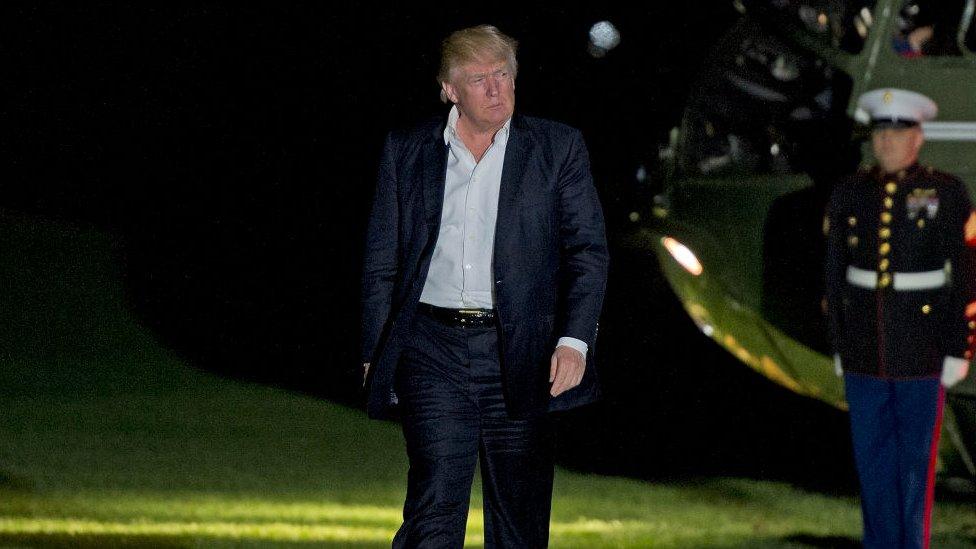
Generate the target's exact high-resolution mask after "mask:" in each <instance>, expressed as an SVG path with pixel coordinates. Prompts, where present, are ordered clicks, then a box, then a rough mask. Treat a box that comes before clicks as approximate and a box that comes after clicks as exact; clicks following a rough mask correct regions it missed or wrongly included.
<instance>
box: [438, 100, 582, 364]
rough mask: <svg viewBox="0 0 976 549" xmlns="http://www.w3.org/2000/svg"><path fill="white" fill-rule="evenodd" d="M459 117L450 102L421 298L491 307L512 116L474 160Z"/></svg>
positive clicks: (566, 341)
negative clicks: (436, 222)
mask: <svg viewBox="0 0 976 549" xmlns="http://www.w3.org/2000/svg"><path fill="white" fill-rule="evenodd" d="M458 117H459V112H458V108H457V106H454V107H453V108H451V113H450V114H449V115H448V118H447V127H446V128H444V143H445V144H447V145H448V148H449V152H448V157H447V177H446V180H445V183H444V205H443V210H442V212H441V226H440V230H439V232H438V233H437V244H436V245H435V246H434V253H433V256H432V257H431V260H430V270H429V271H428V273H427V280H426V281H425V282H424V289H423V292H421V294H420V301H421V302H422V303H428V304H430V305H434V306H437V307H446V308H449V309H493V308H494V306H495V296H494V293H493V292H494V287H495V285H494V284H493V280H492V272H493V271H492V258H493V256H494V245H495V219H496V218H497V217H498V192H499V189H500V188H501V182H502V168H503V166H504V163H505V149H506V146H507V145H508V134H509V130H510V127H511V123H512V120H511V118H509V119H508V121H506V122H505V125H504V126H502V128H501V129H499V130H498V132H497V133H495V136H494V138H493V139H492V142H491V145H489V146H488V150H486V151H485V154H484V155H483V156H482V157H481V161H477V160H475V158H474V155H473V154H471V152H470V151H469V150H468V148H467V147H466V146H465V145H464V141H462V140H461V136H460V135H458V132H457V122H458ZM557 345H566V346H568V347H571V348H573V349H576V350H577V351H579V352H580V353H582V354H583V356H584V357H585V356H586V350H587V345H586V343H585V342H583V341H581V340H579V339H576V338H572V337H561V338H559V342H558V343H557Z"/></svg>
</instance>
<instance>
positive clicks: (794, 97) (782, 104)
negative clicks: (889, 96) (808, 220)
mask: <svg viewBox="0 0 976 549" xmlns="http://www.w3.org/2000/svg"><path fill="white" fill-rule="evenodd" d="M844 78H845V77H844V75H843V73H840V72H837V71H834V70H833V69H832V68H831V67H830V66H829V65H828V64H826V63H824V62H823V61H822V60H820V59H818V58H816V57H814V56H811V55H809V54H808V53H807V52H805V51H803V50H798V49H794V48H792V47H790V46H788V45H787V44H786V43H785V42H783V41H781V40H780V39H778V38H777V37H776V36H773V35H771V34H769V33H768V32H765V31H764V30H763V26H761V25H760V24H758V23H757V22H755V21H751V20H744V21H742V22H741V23H740V24H739V25H738V26H737V27H736V28H734V29H733V30H732V31H730V33H729V34H728V35H727V36H726V37H725V38H724V39H723V42H722V43H720V44H719V46H718V48H717V49H716V53H715V55H714V56H713V57H712V59H711V61H710V63H709V64H708V65H707V66H706V68H705V70H704V72H703V74H702V77H701V80H700V82H699V86H698V87H697V89H696V91H695V92H694V93H693V94H692V97H691V98H690V99H689V104H688V108H687V109H686V111H685V116H684V120H683V123H682V131H681V134H680V138H679V142H678V149H677V153H678V154H677V158H676V160H677V164H676V167H677V168H678V170H679V171H680V173H681V174H683V175H686V176H694V175H708V176H711V175H719V176H723V175H730V174H789V173H800V172H808V173H809V172H810V171H811V170H815V169H818V168H817V165H819V164H824V163H823V162H822V158H823V157H825V156H824V155H829V154H831V153H830V152H823V153H821V152H820V150H821V149H823V148H824V146H825V145H826V144H836V143H838V142H841V141H843V142H846V141H849V140H847V139H837V138H836V136H834V129H833V128H834V125H835V124H836V122H837V120H845V119H846V117H845V116H844V113H843V105H846V97H847V94H849V93H850V92H849V88H845V87H844V85H840V84H839V83H840V82H842V81H844V82H846V80H844ZM838 105H839V106H838Z"/></svg>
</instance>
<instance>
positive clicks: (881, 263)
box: [878, 257, 888, 271]
mask: <svg viewBox="0 0 976 549" xmlns="http://www.w3.org/2000/svg"><path fill="white" fill-rule="evenodd" d="M878 270H879V271H887V270H888V258H887V257H886V258H884V259H882V260H881V261H879V262H878Z"/></svg>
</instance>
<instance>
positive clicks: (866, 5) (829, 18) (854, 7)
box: [742, 0, 877, 53]
mask: <svg viewBox="0 0 976 549" xmlns="http://www.w3.org/2000/svg"><path fill="white" fill-rule="evenodd" d="M876 3H877V0H854V1H844V0H753V1H749V0H742V4H743V6H744V7H745V8H746V10H747V11H748V10H751V11H753V12H754V13H756V14H759V15H760V16H764V17H767V18H770V19H772V22H773V23H786V26H787V27H788V28H789V27H792V28H793V29H796V30H799V31H802V32H805V33H807V34H808V35H811V36H813V37H814V38H815V39H817V40H818V41H820V42H821V43H822V44H823V45H825V46H831V47H835V48H840V49H842V50H844V51H846V52H848V53H859V52H860V51H861V50H862V49H863V48H864V41H865V38H866V37H867V35H868V31H870V29H871V25H872V22H873V17H872V15H871V14H872V12H873V10H874V6H875V4H876Z"/></svg>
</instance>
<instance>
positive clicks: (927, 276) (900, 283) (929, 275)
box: [847, 265, 946, 291]
mask: <svg viewBox="0 0 976 549" xmlns="http://www.w3.org/2000/svg"><path fill="white" fill-rule="evenodd" d="M847 282H848V284H850V285H851V286H857V287H858V288H867V289H869V290H873V289H874V288H877V287H878V272H877V271H868V270H865V269H858V268H857V267H854V266H853V265H849V266H848V267H847ZM945 285H946V271H945V269H939V270H937V271H924V272H921V273H891V287H892V288H893V289H895V290H899V291H906V290H907V291H910V290H935V289H937V288H941V287H943V286H945Z"/></svg>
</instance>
